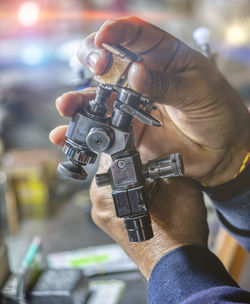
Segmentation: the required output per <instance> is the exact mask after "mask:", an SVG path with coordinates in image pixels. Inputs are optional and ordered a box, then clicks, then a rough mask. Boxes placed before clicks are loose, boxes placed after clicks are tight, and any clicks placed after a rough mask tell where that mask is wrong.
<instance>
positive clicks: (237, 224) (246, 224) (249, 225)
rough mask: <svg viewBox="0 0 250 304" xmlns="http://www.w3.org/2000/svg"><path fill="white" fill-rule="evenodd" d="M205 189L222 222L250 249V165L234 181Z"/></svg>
mask: <svg viewBox="0 0 250 304" xmlns="http://www.w3.org/2000/svg"><path fill="white" fill-rule="evenodd" d="M203 190H204V191H205V192H206V193H207V194H208V196H209V197H210V198H211V199H212V201H213V203H214V206H215V209H216V212H217V215H218V218H219V221H220V222H221V224H222V225H223V226H224V227H225V228H226V229H227V230H228V231H229V232H230V233H231V234H232V235H233V236H234V237H235V238H236V239H237V240H238V242H239V243H240V244H241V245H242V246H243V247H244V248H245V249H247V250H248V251H250V165H248V166H247V168H246V169H245V170H244V171H243V172H242V173H241V174H240V175H239V176H238V177H237V178H235V179H233V180H232V181H230V182H228V183H225V184H223V185H220V186H217V187H213V188H206V187H204V188H203Z"/></svg>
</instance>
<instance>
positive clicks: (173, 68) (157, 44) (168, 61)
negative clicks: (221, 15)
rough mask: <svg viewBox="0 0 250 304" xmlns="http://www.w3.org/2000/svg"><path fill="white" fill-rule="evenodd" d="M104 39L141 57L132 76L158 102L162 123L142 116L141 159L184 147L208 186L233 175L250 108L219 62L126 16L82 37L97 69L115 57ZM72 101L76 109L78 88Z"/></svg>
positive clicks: (248, 138) (188, 171) (246, 141)
mask: <svg viewBox="0 0 250 304" xmlns="http://www.w3.org/2000/svg"><path fill="white" fill-rule="evenodd" d="M103 42H106V43H112V44H117V43H119V44H120V45H122V46H124V47H126V48H128V49H129V50H131V51H133V52H135V53H138V54H140V55H141V56H142V58H143V62H136V63H134V64H133V65H132V67H131V68H130V71H129V74H128V82H129V85H130V87H131V88H132V89H134V90H135V91H137V92H139V93H141V94H142V95H144V96H147V97H150V98H152V99H154V100H155V101H156V102H157V103H158V111H157V112H155V113H154V115H155V116H156V117H157V118H159V119H160V120H161V121H162V123H163V126H162V127H161V128H159V129H156V128H155V127H152V126H148V125H144V126H142V125H141V124H140V123H138V122H136V138H137V146H138V150H139V151H140V153H141V157H142V159H143V160H145V161H146V160H148V159H152V158H156V157H162V156H166V155H167V154H170V153H173V152H180V153H181V155H182V157H183V160H184V167H185V175H186V176H191V177H193V178H195V179H197V180H198V181H200V182H204V183H205V184H206V185H207V186H214V185H218V184H221V183H224V182H226V181H228V180H230V179H232V178H233V176H234V175H235V173H236V172H237V171H238V170H239V168H240V166H241V163H242V160H243V159H244V157H245V155H246V154H247V151H248V150H249V148H250V128H249V115H248V112H247V109H246V107H245V106H244V104H243V102H242V100H241V99H240V97H239V96H238V94H237V93H236V92H235V90H234V89H233V88H232V87H231V86H230V85H229V83H228V82H227V81H226V80H225V79H224V78H223V77H222V75H221V74H220V72H219V71H218V69H217V68H216V66H215V65H214V64H213V63H212V62H210V61H209V60H208V59H207V58H206V57H204V56H203V55H201V54H200V53H198V52H196V51H194V50H192V49H191V48H189V47H188V46H187V45H185V44H184V43H182V42H180V41H179V40H178V39H176V38H174V37H173V36H171V35H170V34H168V33H167V32H165V31H163V30H161V29H159V28H157V27H155V26H153V25H151V24H149V23H146V22H144V21H142V20H140V19H137V18H134V17H126V18H120V19H116V20H110V21H107V22H105V23H104V25H103V26H102V27H101V29H100V30H99V31H98V32H97V33H94V34H91V35H90V36H89V37H88V38H86V39H85V40H84V42H83V43H82V45H81V48H80V50H79V58H80V60H81V61H82V62H83V63H84V64H86V65H88V66H89V67H90V68H91V69H92V71H93V72H94V73H95V74H97V75H101V74H103V73H104V72H105V71H106V69H107V67H108V65H109V61H110V56H109V55H108V53H107V51H105V50H104V49H103V48H102V43H103ZM63 98H65V99H67V98H68V99H69V96H67V95H64V97H63ZM77 98H80V97H79V96H78V97H77ZM82 99H84V100H85V101H86V99H87V96H86V95H85V96H83V97H82ZM61 103H63V100H61ZM71 103H72V105H71V106H70V107H71V109H73V108H74V107H73V105H74V101H73V96H71ZM58 104H59V102H58ZM65 104H66V102H65V103H64V105H63V106H61V107H64V108H65ZM58 107H59V108H60V105H58ZM69 112H70V111H68V114H70V113H69ZM63 114H65V113H63ZM71 114H72V113H71ZM156 132H157V133H156ZM155 134H157V136H155Z"/></svg>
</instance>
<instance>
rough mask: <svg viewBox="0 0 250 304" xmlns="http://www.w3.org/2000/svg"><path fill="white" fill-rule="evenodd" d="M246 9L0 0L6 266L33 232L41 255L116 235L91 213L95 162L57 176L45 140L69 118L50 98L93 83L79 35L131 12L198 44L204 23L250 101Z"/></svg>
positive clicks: (249, 263) (244, 270)
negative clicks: (81, 179)
mask: <svg viewBox="0 0 250 304" xmlns="http://www.w3.org/2000/svg"><path fill="white" fill-rule="evenodd" d="M249 12H250V2H249V1H248V0H238V1H233V0H182V1H178V0H154V1H152V0H151V1H149V0H144V1H143V0H139V1H133V0H124V1H122V0H106V1H102V0H40V1H38V0H33V1H28V2H25V0H11V1H6V0H0V150H1V151H0V154H1V167H0V207H1V208H0V220H1V222H0V227H1V230H2V234H4V236H5V240H6V242H7V244H8V247H9V254H10V258H11V265H12V269H17V268H18V266H19V265H20V261H21V260H22V258H23V256H24V254H25V251H26V250H27V247H28V245H29V243H30V241H31V240H32V238H33V236H34V235H37V234H39V235H41V236H42V238H43V241H44V251H45V253H46V254H47V253H51V252H58V251H64V250H73V249H78V248H84V247H86V246H92V245H100V244H107V243H111V242H112V241H111V240H110V239H109V238H108V237H107V236H105V235H104V234H103V233H102V232H101V231H100V230H99V229H98V228H97V227H95V225H94V224H93V223H92V221H91V218H90V215H89V214H90V200H89V196H88V187H89V183H90V180H91V176H93V173H94V170H95V166H92V168H91V170H90V173H91V174H90V177H89V179H88V182H86V183H85V184H75V183H73V182H65V181H61V180H59V179H58V178H57V177H56V167H57V164H58V162H60V160H62V159H64V155H63V153H62V152H61V151H60V148H58V147H54V146H53V145H52V144H51V143H50V142H49V140H48V134H49V132H50V131H51V130H52V129H53V128H54V127H56V126H57V125H61V124H66V123H68V121H69V120H68V119H65V118H62V117H60V116H59V114H58V113H57V111H56V109H55V106H54V101H55V99H56V97H57V96H59V95H61V94H62V93H64V92H67V91H70V90H75V89H76V87H79V86H81V87H86V86H88V85H89V83H90V82H91V77H92V75H91V73H90V72H89V71H88V70H87V69H86V68H83V67H81V66H79V63H78V62H77V59H76V57H75V54H76V50H77V48H78V46H79V43H80V41H81V40H82V39H83V38H84V37H86V36H87V35H88V34H90V33H91V32H93V31H97V30H98V28H99V27H100V25H101V24H102V23H103V22H104V21H105V20H106V19H109V18H116V17H119V16H126V15H136V16H138V17H140V18H143V19H144V20H147V21H149V22H151V23H154V24H156V25H157V26H159V27H161V28H163V29H164V30H167V31H168V32H170V33H171V34H173V35H176V36H177V37H178V38H180V39H182V40H183V41H185V42H186V43H187V44H188V45H190V46H191V47H193V48H198V47H197V46H196V45H195V42H194V41H193V38H192V33H193V31H194V30H195V29H196V28H197V27H199V26H206V27H208V28H209V29H210V31H211V50H212V52H214V53H216V54H217V57H216V58H217V59H216V60H217V63H218V66H219V69H220V70H221V71H222V73H223V74H224V75H225V77H226V78H227V79H228V80H229V81H230V82H231V84H232V85H233V86H234V87H235V89H236V90H237V91H238V92H239V93H240V94H241V96H242V98H243V99H244V101H245V102H246V104H248V105H250V102H249V101H250V35H249V32H250V14H249ZM207 206H208V210H209V221H210V229H211V237H210V247H211V249H213V250H214V251H215V252H218V250H219V249H218V247H220V245H221V243H220V242H222V241H218V237H217V236H218V235H220V237H221V232H218V224H217V221H216V218H215V216H214V213H213V211H212V208H211V205H210V203H209V201H207ZM220 240H221V238H220ZM218 242H219V245H218ZM230 258H231V257H228V256H227V257H225V260H224V263H225V264H226V265H229V264H230V263H229V262H228V261H229V260H230ZM239 264H242V266H239V267H240V272H239V271H238V272H237V280H238V281H239V282H240V284H241V286H243V287H244V288H247V289H249V290H250V276H249V273H250V271H249V270H250V259H249V257H248V256H244V259H243V260H242V263H239ZM228 267H229V266H228ZM229 270H230V269H229ZM137 280H138V282H139V283H138V284H140V285H141V288H139V291H140V294H141V295H139V294H137V293H136V290H134V291H133V294H131V297H132V296H133V297H134V298H136V297H141V300H140V301H141V302H140V303H145V301H146V300H145V293H146V285H145V283H144V282H143V280H141V279H140V277H139V275H138V277H137ZM128 288H131V290H132V288H133V286H130V285H129V282H128V284H127V289H128ZM142 290H143V291H144V293H142ZM137 292H138V291H137ZM143 301H144V302H143ZM135 302H136V301H135ZM135 302H134V303H135ZM124 303H132V302H124ZM136 303H139V301H138V302H136Z"/></svg>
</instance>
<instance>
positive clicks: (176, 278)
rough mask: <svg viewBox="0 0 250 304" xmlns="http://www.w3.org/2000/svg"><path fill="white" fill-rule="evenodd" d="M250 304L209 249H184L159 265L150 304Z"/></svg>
mask: <svg viewBox="0 0 250 304" xmlns="http://www.w3.org/2000/svg"><path fill="white" fill-rule="evenodd" d="M231 302H232V303H250V293H249V292H248V291H244V290H242V289H240V288H239V286H238V285H237V283H236V282H235V281H234V280H233V279H232V278H231V277H230V275H229V274H228V272H227V271H226V269H225V268H224V266H223V264H222V263H221V262H220V260H219V259H218V258H217V257H216V256H215V255H214V254H213V253H212V252H210V251H209V250H208V249H205V248H201V247H197V246H184V247H180V248H177V249H174V250H172V251H171V252H169V253H167V254H166V255H165V256H164V257H162V258H161V259H160V261H159V262H158V263H157V264H156V265H155V267H154V269H153V271H152V273H151V276H150V280H149V284H148V303H149V304H165V303H166V304H167V303H171V304H188V303H192V304H200V303H202V304H213V303H214V304H215V303H220V304H222V303H231Z"/></svg>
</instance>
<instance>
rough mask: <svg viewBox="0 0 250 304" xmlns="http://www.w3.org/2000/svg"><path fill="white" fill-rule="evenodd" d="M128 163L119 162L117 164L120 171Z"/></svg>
mask: <svg viewBox="0 0 250 304" xmlns="http://www.w3.org/2000/svg"><path fill="white" fill-rule="evenodd" d="M126 165H127V164H126V162H125V161H124V160H119V161H118V163H117V167H118V168H120V169H124V168H125V167H126Z"/></svg>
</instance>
